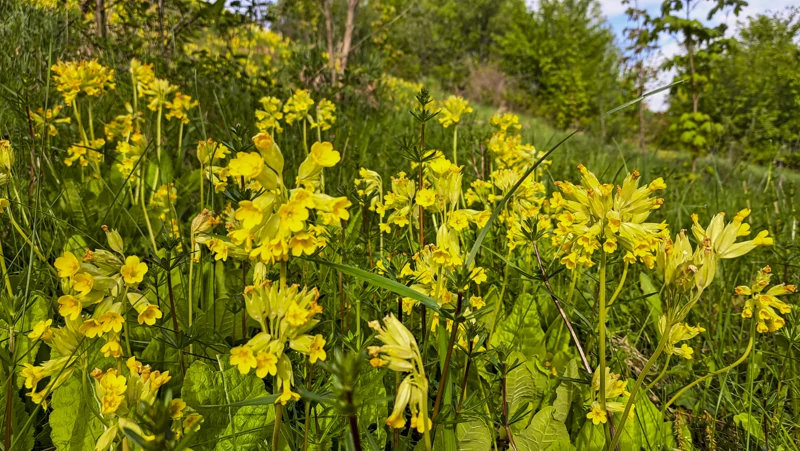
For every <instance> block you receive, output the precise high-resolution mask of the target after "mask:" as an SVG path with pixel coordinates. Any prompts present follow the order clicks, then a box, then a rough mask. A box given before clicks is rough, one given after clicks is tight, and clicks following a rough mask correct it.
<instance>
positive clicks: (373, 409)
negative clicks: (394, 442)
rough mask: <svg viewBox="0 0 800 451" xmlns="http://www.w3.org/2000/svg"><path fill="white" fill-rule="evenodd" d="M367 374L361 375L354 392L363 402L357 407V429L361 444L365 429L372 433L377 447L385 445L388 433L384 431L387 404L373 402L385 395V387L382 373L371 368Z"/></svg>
mask: <svg viewBox="0 0 800 451" xmlns="http://www.w3.org/2000/svg"><path fill="white" fill-rule="evenodd" d="M370 373H371V374H369V376H367V377H364V376H362V377H361V380H360V381H359V385H358V387H356V393H358V396H359V398H360V399H362V400H364V402H363V403H362V404H361V405H360V406H359V408H358V430H359V432H360V433H361V434H360V435H361V436H362V440H361V441H362V444H366V443H367V440H368V439H367V436H366V433H367V431H373V430H374V431H375V432H373V433H372V439H373V440H375V442H376V444H377V445H378V447H379V448H378V449H384V448H385V447H386V440H387V438H388V435H387V433H386V427H385V424H386V418H388V417H389V406H388V404H387V403H385V402H375V401H376V400H379V399H383V398H385V397H386V387H384V386H383V373H382V372H380V371H378V370H371V371H370Z"/></svg>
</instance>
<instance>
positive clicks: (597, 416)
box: [586, 401, 608, 425]
mask: <svg viewBox="0 0 800 451" xmlns="http://www.w3.org/2000/svg"><path fill="white" fill-rule="evenodd" d="M586 418H587V419H589V420H592V424H594V425H598V424H600V423H603V424H605V423H607V422H608V412H606V411H605V410H603V409H602V408H601V407H600V403H599V402H597V401H593V402H592V405H591V410H590V411H589V413H587V414H586Z"/></svg>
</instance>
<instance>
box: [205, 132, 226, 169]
mask: <svg viewBox="0 0 800 451" xmlns="http://www.w3.org/2000/svg"><path fill="white" fill-rule="evenodd" d="M230 153H231V150H230V149H228V148H227V147H225V146H224V145H223V144H220V143H218V142H216V141H214V140H213V139H211V138H208V139H207V140H205V141H199V142H198V143H197V159H198V160H199V161H200V163H202V164H203V165H206V166H208V165H210V164H213V163H214V162H216V161H218V160H224V159H225V158H227V157H228V155H230Z"/></svg>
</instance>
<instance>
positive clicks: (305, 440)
mask: <svg viewBox="0 0 800 451" xmlns="http://www.w3.org/2000/svg"><path fill="white" fill-rule="evenodd" d="M307 376H308V379H307V380H306V390H308V391H311V381H312V380H313V376H314V364H313V363H309V364H308V375H307ZM310 416H311V403H310V402H308V400H306V418H305V426H304V427H303V451H306V450H308V418H309V417H310Z"/></svg>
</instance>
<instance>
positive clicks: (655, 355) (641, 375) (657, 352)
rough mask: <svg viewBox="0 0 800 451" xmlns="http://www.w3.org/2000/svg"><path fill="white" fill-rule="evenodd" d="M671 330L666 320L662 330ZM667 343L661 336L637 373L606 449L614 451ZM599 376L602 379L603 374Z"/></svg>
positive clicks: (667, 337) (667, 336) (601, 390)
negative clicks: (635, 400)
mask: <svg viewBox="0 0 800 451" xmlns="http://www.w3.org/2000/svg"><path fill="white" fill-rule="evenodd" d="M698 298H699V296H698ZM671 328H672V322H671V321H669V320H667V326H666V327H665V328H664V330H665V331H667V330H670V329H671ZM668 341H669V334H668V333H665V334H663V335H662V336H661V340H659V341H658V346H657V347H656V350H655V352H653V355H651V356H650V358H649V359H647V363H645V365H644V368H643V369H642V372H641V373H639V377H637V378H636V383H634V384H633V389H632V390H631V394H630V397H629V398H628V402H627V403H626V404H625V411H624V412H622V417H621V418H620V420H619V425H617V432H616V434H614V437H612V438H611V446H609V447H608V449H614V448H615V447H616V446H617V443H618V442H619V440H620V438H621V437H622V431H623V430H624V428H625V422H627V421H628V416H629V414H630V412H631V409H632V408H633V400H634V399H636V393H637V392H638V391H639V388H641V386H642V384H643V383H644V378H645V377H647V375H648V374H649V373H650V368H651V367H652V366H653V364H654V363H656V360H658V357H659V356H660V355H661V353H662V352H663V351H664V348H665V347H666V346H667V342H668ZM600 374H601V379H602V374H603V373H600ZM600 387H601V388H600V392H601V393H602V392H603V387H604V385H603V384H602V382H601V383H600Z"/></svg>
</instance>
